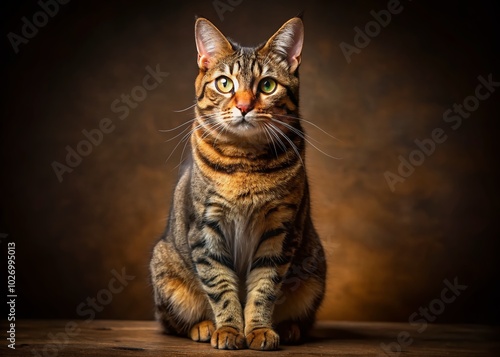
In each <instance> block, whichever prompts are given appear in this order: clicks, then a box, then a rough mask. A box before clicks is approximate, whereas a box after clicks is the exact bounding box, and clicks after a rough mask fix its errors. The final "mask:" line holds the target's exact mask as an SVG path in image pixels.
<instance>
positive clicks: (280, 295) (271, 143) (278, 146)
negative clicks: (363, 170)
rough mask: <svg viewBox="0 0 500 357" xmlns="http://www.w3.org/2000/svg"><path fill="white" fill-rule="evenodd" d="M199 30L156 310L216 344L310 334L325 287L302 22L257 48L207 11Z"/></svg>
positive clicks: (157, 252)
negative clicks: (189, 117) (305, 103)
mask: <svg viewBox="0 0 500 357" xmlns="http://www.w3.org/2000/svg"><path fill="white" fill-rule="evenodd" d="M195 37H196V47H197V50H198V66H199V74H198V77H197V78H196V82H195V88H196V103H195V112H196V118H195V120H194V124H193V127H192V132H191V137H190V145H191V155H190V156H191V157H190V160H189V163H188V164H187V165H185V167H184V169H183V170H182V173H181V175H180V178H179V181H178V182H177V185H176V188H175V191H174V197H173V202H172V207H171V213H170V217H169V221H168V225H167V228H166V231H165V233H164V236H163V237H162V239H161V240H160V241H159V242H158V243H157V244H156V246H155V248H154V251H153V256H152V260H151V265H150V269H151V280H152V285H153V289H154V298H155V303H156V317H157V319H158V320H159V321H160V322H161V323H162V325H163V328H164V330H165V332H166V333H167V334H181V335H187V336H189V337H190V338H191V339H193V340H194V341H201V342H208V341H210V342H211V345H212V346H213V347H215V348H219V349H241V348H246V347H248V348H251V349H256V350H275V349H277V348H278V346H279V344H280V341H281V343H285V344H286V343H288V344H293V343H298V342H300V341H302V340H303V338H304V337H306V335H307V333H308V331H309V329H310V328H311V326H312V324H313V323H314V320H315V314H316V311H317V309H318V307H319V305H320V303H321V301H322V300H323V296H324V291H325V275H326V263H325V257H324V251H323V248H322V246H321V242H320V239H319V237H318V235H317V233H316V231H315V229H314V227H313V224H312V221H311V216H310V204H309V188H308V183H307V177H306V171H305V167H304V158H305V155H304V150H305V137H304V133H303V130H302V127H301V121H300V119H299V102H298V95H299V77H298V68H299V64H300V61H301V52H302V44H303V38H304V28H303V23H302V20H301V18H299V17H294V18H292V19H291V20H289V21H288V22H286V23H285V24H284V25H283V26H282V27H281V28H280V29H279V30H278V31H277V32H276V33H275V34H274V35H273V36H272V37H271V38H270V39H269V40H268V41H267V42H266V43H265V44H262V45H260V46H258V47H256V48H249V47H242V46H240V45H238V44H236V43H234V42H233V41H231V40H229V39H227V38H226V37H224V35H223V34H222V33H221V32H220V31H219V30H218V29H217V28H216V27H215V26H214V25H213V24H212V23H211V22H209V21H208V20H206V19H204V18H198V19H197V20H196V24H195Z"/></svg>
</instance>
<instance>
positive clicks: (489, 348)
mask: <svg viewBox="0 0 500 357" xmlns="http://www.w3.org/2000/svg"><path fill="white" fill-rule="evenodd" d="M406 332H407V333H408V334H407V333H406ZM4 333H5V332H4ZM398 335H399V339H400V342H401V343H402V344H405V345H406V346H405V347H402V348H401V350H402V352H401V353H399V347H400V345H399V344H398V343H397V339H398ZM499 336H500V329H499V328H498V327H496V328H492V327H486V326H476V325H429V326H428V327H427V328H426V329H425V331H421V332H420V333H419V332H418V331H417V330H416V329H415V328H414V327H412V326H410V325H409V324H405V323H360V322H321V323H319V324H318V326H317V327H316V329H315V330H314V333H313V338H312V340H311V341H310V342H308V343H305V344H303V345H301V346H282V348H281V349H280V350H279V351H276V352H256V351H250V350H243V351H218V350H214V349H212V348H211V347H210V345H209V344H206V343H196V342H193V341H191V340H188V339H186V338H180V337H172V336H165V335H163V334H161V333H160V332H159V329H158V325H157V324H156V323H155V322H152V321H106V320H100V321H99V320H96V321H93V322H90V323H89V322H84V321H62V320H52V321H44V320H42V321H40V320H27V321H20V322H17V324H16V349H15V350H13V349H10V348H8V347H7V344H8V343H9V342H6V341H5V340H4V342H3V344H4V346H1V347H0V355H1V356H52V357H55V356H96V357H99V356H217V355H219V356H252V355H253V356H257V355H262V354H264V355H269V356H276V357H278V356H394V357H396V356H464V357H465V356H467V357H473V356H500V341H499ZM381 344H385V345H386V349H387V352H384V349H383V348H382V346H383V345H381ZM388 346H391V347H392V351H390V350H389V348H391V347H388Z"/></svg>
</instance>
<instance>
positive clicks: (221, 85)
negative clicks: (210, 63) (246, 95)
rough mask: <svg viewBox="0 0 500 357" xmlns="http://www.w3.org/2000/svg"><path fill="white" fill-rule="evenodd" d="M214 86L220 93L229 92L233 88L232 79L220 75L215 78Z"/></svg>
mask: <svg viewBox="0 0 500 357" xmlns="http://www.w3.org/2000/svg"><path fill="white" fill-rule="evenodd" d="M215 87H217V90H218V91H219V92H221V93H230V92H231V91H232V90H233V88H234V84H233V81H232V80H230V79H229V78H227V77H226V76H220V77H219V78H217V79H216V80H215Z"/></svg>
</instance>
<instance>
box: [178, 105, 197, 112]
mask: <svg viewBox="0 0 500 357" xmlns="http://www.w3.org/2000/svg"><path fill="white" fill-rule="evenodd" d="M195 106H196V103H194V104H193V105H190V106H189V107H187V108H184V109H180V110H173V112H174V113H182V112H185V111H186V110H189V109H191V108H194V107H195Z"/></svg>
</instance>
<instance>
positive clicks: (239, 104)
mask: <svg viewBox="0 0 500 357" xmlns="http://www.w3.org/2000/svg"><path fill="white" fill-rule="evenodd" d="M253 107H254V96H253V94H252V93H251V92H241V93H236V108H238V109H239V110H240V112H241V115H243V116H245V115H246V114H247V113H248V112H249V111H251V110H252V109H253Z"/></svg>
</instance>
